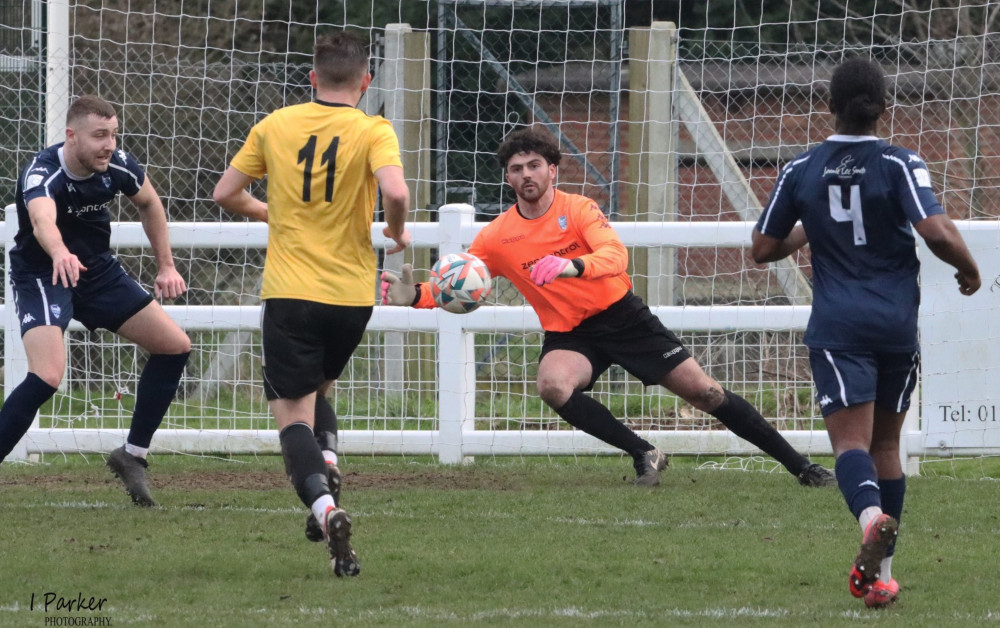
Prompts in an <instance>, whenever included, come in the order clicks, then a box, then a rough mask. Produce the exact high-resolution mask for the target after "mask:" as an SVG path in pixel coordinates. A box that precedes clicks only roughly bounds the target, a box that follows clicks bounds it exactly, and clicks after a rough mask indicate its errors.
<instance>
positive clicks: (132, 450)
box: [125, 443, 149, 460]
mask: <svg viewBox="0 0 1000 628" xmlns="http://www.w3.org/2000/svg"><path fill="white" fill-rule="evenodd" d="M125 453H127V454H129V455H131V456H135V457H136V458H142V459H143V460H145V459H146V454H148V453H149V448H147V447H139V446H138V445H132V444H131V443H125Z"/></svg>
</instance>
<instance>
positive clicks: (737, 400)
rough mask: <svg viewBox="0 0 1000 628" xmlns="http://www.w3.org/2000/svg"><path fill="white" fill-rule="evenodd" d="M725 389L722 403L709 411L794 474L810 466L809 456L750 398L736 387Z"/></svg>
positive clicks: (728, 427)
mask: <svg viewBox="0 0 1000 628" xmlns="http://www.w3.org/2000/svg"><path fill="white" fill-rule="evenodd" d="M725 393H726V397H725V399H723V400H722V404H721V405H719V407H718V408H716V409H715V410H712V411H711V412H709V414H711V415H712V416H714V417H715V418H717V419H719V422H720V423H722V424H723V425H725V426H726V429H728V430H729V431H730V432H732V433H733V434H736V435H737V436H739V437H740V438H742V439H743V440H745V441H747V442H749V443H751V444H753V445H754V446H756V447H757V448H758V449H760V450H761V451H763V452H764V453H766V454H767V455H769V456H771V457H772V458H774V459H775V460H777V461H778V462H780V463H781V465H782V466H783V467H785V468H786V469H788V472H789V473H791V474H792V475H795V476H798V474H799V473H802V470H803V469H805V468H806V467H808V466H809V460H808V459H807V458H806V457H805V456H803V455H802V454H800V453H799V452H797V451H795V449H794V448H793V447H792V446H791V445H790V444H789V443H788V441H786V440H785V438H784V437H783V436H782V435H781V434H779V433H778V430H776V429H774V426H772V425H771V424H770V423H768V422H767V419H765V418H764V417H762V416H761V414H760V412H757V409H756V408H754V407H753V406H752V405H750V402H748V401H747V400H746V399H744V398H743V397H740V396H739V395H737V394H736V393H734V392H732V391H729V390H727V391H725Z"/></svg>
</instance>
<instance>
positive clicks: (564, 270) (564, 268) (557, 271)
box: [531, 255, 580, 286]
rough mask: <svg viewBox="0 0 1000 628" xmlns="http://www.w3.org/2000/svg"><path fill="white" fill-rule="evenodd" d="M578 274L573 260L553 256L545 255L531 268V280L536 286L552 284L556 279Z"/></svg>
mask: <svg viewBox="0 0 1000 628" xmlns="http://www.w3.org/2000/svg"><path fill="white" fill-rule="evenodd" d="M579 274H580V271H579V270H578V269H577V267H576V265H575V264H573V260H568V259H566V258H563V257H556V256H555V255H546V256H545V257H543V258H542V259H540V260H538V261H537V262H535V265H534V266H532V267H531V280H532V281H534V282H535V285H538V286H544V285H545V284H547V283H552V281H553V280H555V278H556V277H576V276H577V275H579Z"/></svg>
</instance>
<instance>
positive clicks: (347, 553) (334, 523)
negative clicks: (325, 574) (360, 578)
mask: <svg viewBox="0 0 1000 628" xmlns="http://www.w3.org/2000/svg"><path fill="white" fill-rule="evenodd" d="M324 527H325V528H326V529H325V530H324V537H325V538H326V546H327V548H328V549H329V550H330V567H331V568H332V569H333V573H334V575H336V576H337V577H338V578H339V577H343V576H356V575H358V574H359V573H361V563H359V562H358V555H357V554H356V553H355V552H354V549H353V548H352V547H351V516H350V515H348V514H347V512H346V511H344V509H343V508H337V507H336V506H334V507H331V508H328V509H327V511H326V525H325V526H324Z"/></svg>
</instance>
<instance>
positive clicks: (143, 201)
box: [129, 178, 187, 299]
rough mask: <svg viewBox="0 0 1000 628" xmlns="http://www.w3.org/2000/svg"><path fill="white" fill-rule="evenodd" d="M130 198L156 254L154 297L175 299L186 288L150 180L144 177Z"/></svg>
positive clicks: (160, 203) (157, 198) (165, 218)
mask: <svg viewBox="0 0 1000 628" xmlns="http://www.w3.org/2000/svg"><path fill="white" fill-rule="evenodd" d="M129 200H130V201H132V204H133V205H135V207H136V209H138V210H139V220H141V221H142V230H143V231H145V232H146V237H148V238H149V244H150V246H151V247H152V249H153V255H154V256H155V257H156V280H155V281H154V283H153V290H154V292H155V294H156V296H157V298H160V297H162V298H164V299H175V298H177V297H179V296H181V295H182V294H184V292H185V291H186V290H187V285H186V284H185V283H184V278H183V277H181V275H180V273H178V272H177V268H176V267H175V266H174V254H173V251H172V250H171V249H170V236H169V233H168V230H167V212H166V210H165V209H164V208H163V201H161V200H160V195H159V194H157V193H156V190H155V189H153V184H151V183H150V182H149V179H148V178H147V179H146V180H145V181H143V182H142V187H140V188H139V191H138V192H137V193H136V194H134V195H132V196H130V197H129Z"/></svg>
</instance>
